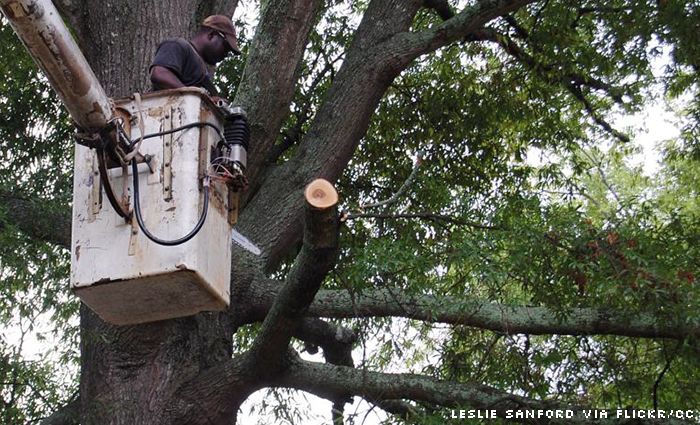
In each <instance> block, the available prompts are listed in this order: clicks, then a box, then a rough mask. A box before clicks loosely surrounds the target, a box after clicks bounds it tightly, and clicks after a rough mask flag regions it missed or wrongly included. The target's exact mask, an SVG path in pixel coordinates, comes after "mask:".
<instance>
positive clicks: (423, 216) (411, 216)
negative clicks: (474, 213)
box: [341, 213, 502, 230]
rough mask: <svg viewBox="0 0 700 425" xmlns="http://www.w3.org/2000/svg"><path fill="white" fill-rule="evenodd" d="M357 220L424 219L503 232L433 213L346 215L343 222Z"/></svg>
mask: <svg viewBox="0 0 700 425" xmlns="http://www.w3.org/2000/svg"><path fill="white" fill-rule="evenodd" d="M357 218H378V219H423V220H431V221H446V222H448V223H452V224H457V225H460V226H469V227H474V228H477V229H484V230H502V229H501V228H500V227H496V226H489V225H486V224H480V223H474V222H471V221H467V220H461V219H458V218H455V217H450V216H448V215H442V214H431V213H414V214H372V213H346V214H345V215H343V217H342V218H341V220H343V221H347V220H354V219H357Z"/></svg>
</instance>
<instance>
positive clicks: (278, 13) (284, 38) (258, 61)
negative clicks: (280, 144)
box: [234, 0, 323, 234]
mask: <svg viewBox="0 0 700 425" xmlns="http://www.w3.org/2000/svg"><path fill="white" fill-rule="evenodd" d="M322 5H323V1H322V0H282V1H274V2H267V3H266V6H265V7H264V9H263V11H262V13H261V17H260V24H259V25H258V28H257V30H256V34H255V37H254V39H253V42H252V44H251V46H250V50H249V51H250V53H249V54H248V58H247V63H246V67H245V70H244V72H243V76H242V79H241V84H240V86H239V87H238V91H237V93H236V98H235V100H234V104H236V105H240V106H242V107H244V108H245V109H246V111H247V112H248V116H249V117H250V121H249V123H250V128H251V140H253V141H254V143H252V144H251V148H250V151H249V152H248V169H247V175H248V178H249V179H250V180H251V182H253V185H255V184H256V183H255V180H256V177H257V176H258V174H259V173H260V171H262V170H261V167H262V166H264V162H265V160H266V157H267V152H268V151H269V149H270V148H271V147H272V146H273V145H274V142H275V139H276V138H277V135H278V134H279V129H280V127H281V126H282V122H283V121H284V119H285V117H286V116H287V114H288V112H289V104H290V103H291V100H292V98H293V96H294V87H295V84H296V77H297V75H298V68H299V65H300V62H301V59H302V57H303V55H304V48H305V47H306V44H307V41H308V37H309V33H310V31H311V28H312V27H313V24H314V22H315V19H314V18H315V16H316V14H317V13H318V11H319V9H320V7H321V6H322ZM307 181H308V180H307ZM242 221H245V219H244V217H242ZM241 226H242V227H245V222H242V223H241ZM243 230H244V233H245V231H247V230H248V229H245V228H244V229H243ZM245 234H250V232H248V233H245Z"/></svg>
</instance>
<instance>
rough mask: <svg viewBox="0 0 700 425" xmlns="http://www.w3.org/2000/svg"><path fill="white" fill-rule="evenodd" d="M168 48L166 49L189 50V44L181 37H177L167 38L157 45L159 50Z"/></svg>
mask: <svg viewBox="0 0 700 425" xmlns="http://www.w3.org/2000/svg"><path fill="white" fill-rule="evenodd" d="M164 46H168V47H171V46H172V47H176V46H177V47H180V48H182V49H190V42H189V41H187V40H186V39H184V38H182V37H177V38H168V39H166V40H163V41H161V42H160V44H159V45H158V48H159V49H160V48H161V47H164Z"/></svg>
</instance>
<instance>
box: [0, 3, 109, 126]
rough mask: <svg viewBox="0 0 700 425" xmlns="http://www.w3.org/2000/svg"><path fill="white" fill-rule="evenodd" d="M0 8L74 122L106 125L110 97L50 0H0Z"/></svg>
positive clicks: (88, 124) (81, 124) (87, 124)
mask: <svg viewBox="0 0 700 425" xmlns="http://www.w3.org/2000/svg"><path fill="white" fill-rule="evenodd" d="M0 8H2V13H3V14H4V15H5V17H6V18H7V19H8V20H9V21H10V25H12V28H13V29H14V30H15V32H16V33H17V35H18V36H19V38H20V39H21V40H22V43H24V45H25V47H26V48H27V50H28V51H29V53H30V55H31V56H32V57H33V58H34V61H35V62H36V63H37V64H38V65H39V67H40V68H41V69H42V71H44V74H46V77H47V78H48V80H49V82H50V83H51V86H52V87H53V88H54V90H56V92H57V93H58V95H59V96H60V98H61V100H63V103H64V104H65V106H66V108H67V109H68V112H69V113H70V115H71V117H72V118H73V120H74V121H75V122H76V124H78V126H80V127H81V128H82V129H84V130H86V131H89V132H92V131H97V130H99V129H101V128H103V127H105V125H106V124H107V122H108V121H109V120H110V119H111V118H112V108H111V106H110V101H109V98H108V97H107V95H106V94H105V91H104V88H103V87H102V85H101V84H100V82H99V81H98V80H97V77H96V76H95V74H94V72H93V71H92V68H90V65H89V64H88V62H87V60H86V59H85V56H83V53H82V52H81V51H80V48H79V47H78V45H77V44H76V42H75V40H74V39H73V37H72V36H71V34H70V32H69V31H68V28H67V27H66V25H65V24H64V23H63V20H62V19H61V16H60V15H59V13H58V10H56V7H55V6H54V5H53V3H52V2H51V1H50V0H0Z"/></svg>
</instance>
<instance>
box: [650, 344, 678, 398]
mask: <svg viewBox="0 0 700 425" xmlns="http://www.w3.org/2000/svg"><path fill="white" fill-rule="evenodd" d="M682 345H683V340H680V341H678V345H676V349H675V350H674V353H673V355H672V356H671V357H666V365H665V366H664V368H663V370H662V371H661V373H660V374H659V377H658V378H656V382H654V389H653V394H654V410H656V409H658V408H659V400H658V391H659V385H660V384H661V380H662V379H664V375H666V372H668V370H669V369H671V363H673V360H674V359H675V358H676V355H677V354H678V350H680V348H681V346H682ZM664 351H665V350H664Z"/></svg>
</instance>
